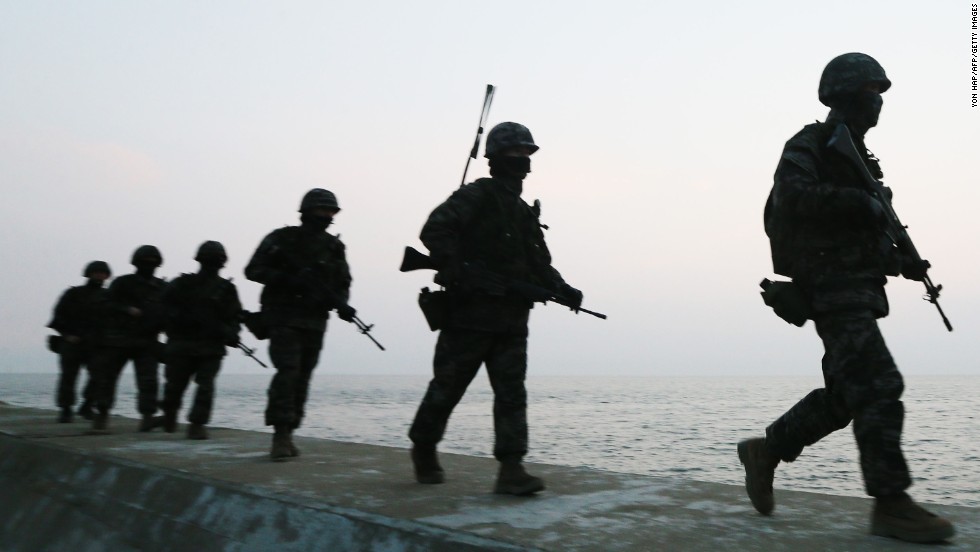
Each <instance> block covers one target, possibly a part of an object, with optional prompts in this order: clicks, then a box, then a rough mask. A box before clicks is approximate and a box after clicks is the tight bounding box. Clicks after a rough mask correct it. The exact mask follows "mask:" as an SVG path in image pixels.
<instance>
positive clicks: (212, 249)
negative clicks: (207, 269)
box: [194, 240, 228, 264]
mask: <svg viewBox="0 0 980 552" xmlns="http://www.w3.org/2000/svg"><path fill="white" fill-rule="evenodd" d="M194 260H195V261H197V262H200V263H204V262H207V261H218V262H220V263H221V264H224V263H225V261H227V260H228V254H227V253H225V246H223V245H221V242H216V241H212V240H208V241H206V242H204V243H202V244H201V247H198V248H197V255H195V256H194Z"/></svg>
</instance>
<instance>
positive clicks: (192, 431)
mask: <svg viewBox="0 0 980 552" xmlns="http://www.w3.org/2000/svg"><path fill="white" fill-rule="evenodd" d="M164 429H166V427H164ZM171 433H173V432H171ZM187 438H188V439H195V440H199V441H200V440H204V439H208V438H209V437H208V430H207V429H206V428H205V427H204V424H193V423H192V424H191V425H189V426H187Z"/></svg>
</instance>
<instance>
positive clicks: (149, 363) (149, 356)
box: [131, 347, 160, 418]
mask: <svg viewBox="0 0 980 552" xmlns="http://www.w3.org/2000/svg"><path fill="white" fill-rule="evenodd" d="M131 351H132V358H133V369H134V371H135V372H136V391H137V393H136V394H137V409H138V410H139V413H140V414H142V415H143V417H144V418H146V417H147V416H153V415H154V414H155V413H156V411H157V406H158V400H159V398H158V394H159V392H160V361H159V359H158V358H157V350H156V347H138V348H134V349H131Z"/></svg>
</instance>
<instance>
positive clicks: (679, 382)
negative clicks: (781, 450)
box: [0, 368, 980, 507]
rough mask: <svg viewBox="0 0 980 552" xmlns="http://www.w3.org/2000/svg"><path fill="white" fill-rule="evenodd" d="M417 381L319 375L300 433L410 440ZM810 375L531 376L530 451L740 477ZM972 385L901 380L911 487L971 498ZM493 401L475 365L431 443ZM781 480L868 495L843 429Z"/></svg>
mask: <svg viewBox="0 0 980 552" xmlns="http://www.w3.org/2000/svg"><path fill="white" fill-rule="evenodd" d="M56 377H57V376H56V375H55V374H30V375H27V374H0V400H2V401H4V402H8V403H11V404H16V405H22V406H32V407H41V408H52V409H53V408H54V388H55V381H56ZM268 380H269V376H267V375H253V374H234V373H226V374H222V375H221V376H220V377H219V379H218V395H217V404H216V409H215V414H214V419H213V421H212V425H217V426H225V427H233V428H238V429H249V430H261V431H268V428H266V427H264V426H263V425H262V411H263V409H264V407H265V388H266V385H267V384H268ZM426 383H427V378H424V377H412V376H393V377H392V376H338V375H334V374H329V373H326V372H321V373H318V374H314V382H313V390H312V391H311V393H310V403H309V405H308V409H307V412H308V414H307V419H306V421H305V423H304V426H303V427H302V428H300V430H299V431H298V433H299V434H300V435H304V436H312V437H323V438H328V439H338V440H343V441H353V442H358V443H370V444H377V445H388V446H395V447H408V446H409V444H410V443H409V441H408V438H407V437H406V433H407V432H408V426H409V424H410V423H411V420H412V416H413V415H414V413H415V409H416V407H417V406H418V401H419V400H420V399H421V398H422V395H423V393H424V391H425V386H426ZM818 385H820V381H819V379H817V378H816V377H814V378H748V377H745V378H600V377H547V378H545V377H542V378H531V379H529V381H528V393H529V401H530V406H529V410H528V418H529V422H530V426H531V452H530V453H529V454H528V457H527V461H529V462H543V463H548V464H560V465H568V466H588V467H593V468H598V469H603V470H610V471H618V472H628V473H639V474H648V475H655V476H665V477H681V478H687V479H695V480H700V481H713V482H717V483H731V484H741V482H742V477H743V472H742V468H741V465H740V464H739V462H738V458H737V456H736V454H735V443H736V442H737V441H738V440H739V439H742V438H745V437H752V436H757V435H761V434H762V431H763V429H764V428H765V426H766V425H767V424H768V423H769V422H771V421H772V419H774V418H775V417H776V416H778V415H779V414H781V413H782V412H783V411H785V410H786V409H787V408H789V407H790V406H792V405H793V404H794V403H795V402H796V400H798V399H799V398H802V397H803V396H804V395H805V394H806V393H807V392H809V391H810V390H811V389H812V388H813V387H815V386H818ZM119 389H120V394H121V395H120V397H119V400H118V402H117V411H118V413H121V414H124V415H127V416H132V417H136V415H137V414H136V406H135V390H134V384H133V379H132V375H131V369H130V368H127V369H126V374H124V376H123V379H122V380H121V381H120V385H119ZM978 390H980V377H976V376H968V377H931V376H930V377H923V376H919V377H915V376H910V377H906V392H905V396H904V401H905V408H906V421H905V432H904V435H903V445H904V450H905V454H906V458H907V460H908V463H909V466H910V468H911V470H912V475H913V478H914V480H915V484H914V485H913V487H912V489H911V492H912V494H913V496H915V497H916V498H918V499H920V500H922V501H924V502H933V503H940V504H956V505H963V506H973V507H980V470H978V467H980V424H978V421H977V418H978V412H980V396H978V393H977V391H978ZM187 398H189V397H187ZM492 400H493V394H492V391H491V390H490V388H489V385H488V384H487V383H486V378H485V377H482V376H478V378H477V380H476V381H474V383H473V385H472V387H471V389H470V390H469V391H468V393H467V395H466V397H465V398H464V399H463V402H462V403H461V404H460V406H459V407H458V408H457V410H456V411H455V412H454V413H453V417H452V419H451V420H450V424H449V430H448V432H447V435H446V440H445V441H444V442H443V444H442V445H440V449H441V450H445V451H448V452H457V453H463V454H470V455H476V456H491V455H492V450H493V430H492V415H491V405H492ZM185 401H186V398H185ZM182 414H183V413H182ZM52 415H53V413H52ZM406 461H407V459H406ZM776 486H777V488H785V489H796V490H810V491H818V492H824V493H831V494H841V495H853V496H864V491H863V487H862V482H861V474H860V471H859V469H858V464H857V450H856V447H855V445H854V438H853V435H852V434H851V432H850V428H848V429H845V430H842V431H839V432H837V433H836V434H834V435H831V436H830V437H828V438H826V439H824V440H823V441H821V442H820V443H818V444H817V445H815V446H813V447H811V448H808V449H806V450H805V451H804V452H803V455H801V456H800V458H799V460H797V461H796V462H795V463H793V464H782V465H780V467H779V469H778V471H777V477H776Z"/></svg>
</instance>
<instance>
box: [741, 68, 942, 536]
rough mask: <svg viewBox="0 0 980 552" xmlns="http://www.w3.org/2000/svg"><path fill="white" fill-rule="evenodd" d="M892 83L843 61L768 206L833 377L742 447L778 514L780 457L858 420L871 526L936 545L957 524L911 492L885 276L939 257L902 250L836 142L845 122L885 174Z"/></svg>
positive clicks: (759, 498) (753, 486) (870, 163)
mask: <svg viewBox="0 0 980 552" xmlns="http://www.w3.org/2000/svg"><path fill="white" fill-rule="evenodd" d="M890 86H891V82H890V81H889V80H888V78H887V77H886V76H885V71H884V69H882V68H881V66H880V65H879V64H878V62H877V61H875V60H874V59H873V58H871V57H869V56H867V55H865V54H859V53H851V54H844V55H842V56H839V57H837V58H835V59H834V60H832V61H831V62H830V63H829V64H828V65H827V67H826V69H825V70H824V73H823V76H822V78H821V81H820V86H819V96H820V101H821V102H822V103H824V104H825V105H827V106H828V107H830V108H831V112H830V115H829V116H828V117H827V120H826V121H825V122H822V123H821V122H818V123H814V124H811V125H807V126H806V127H804V129H803V130H802V131H800V132H799V133H798V134H797V135H796V136H794V137H793V138H791V139H790V140H789V141H788V142H787V143H786V147H785V149H784V150H783V154H782V158H781V159H780V162H779V165H778V166H777V168H776V174H775V183H774V186H773V188H772V191H771V193H770V195H769V199H768V201H767V203H766V208H765V217H764V218H765V227H766V233H767V235H768V236H769V238H770V245H771V249H772V259H773V268H774V271H775V272H776V273H778V274H782V275H784V276H789V277H791V278H792V280H793V282H794V283H795V284H796V285H797V286H798V288H799V290H800V291H801V292H802V294H803V296H804V297H805V298H806V300H807V301H808V303H809V307H810V311H811V318H812V319H813V321H814V324H815V326H816V329H817V334H818V335H819V336H820V339H821V340H822V341H823V344H824V356H823V363H822V366H823V376H824V384H825V386H824V387H823V388H821V389H816V390H814V391H812V392H811V393H810V394H809V395H807V396H806V397H804V398H803V399H802V400H800V401H799V402H798V403H797V404H796V405H794V406H793V407H792V408H790V409H789V411H787V412H786V413H785V414H783V415H782V416H781V417H779V418H778V419H777V420H776V421H774V422H773V423H772V424H771V425H770V426H769V427H768V428H767V429H766V436H765V437H764V438H757V439H749V440H746V441H743V442H741V443H739V447H738V453H739V458H740V459H741V461H742V463H743V464H745V470H746V489H747V491H748V494H749V497H750V498H751V499H752V503H753V505H754V506H755V507H756V509H757V510H758V511H759V512H760V513H763V514H766V515H768V514H769V513H771V511H772V509H773V507H774V500H773V495H772V481H773V476H774V471H775V468H776V466H777V465H778V463H779V462H780V461H784V462H792V461H794V460H795V459H796V458H797V457H798V456H799V455H800V453H801V452H802V451H803V449H804V447H807V446H809V445H812V444H814V443H816V442H817V441H819V440H820V439H822V438H823V437H825V436H827V435H829V434H830V433H832V432H834V431H837V430H839V429H843V428H845V427H847V425H848V424H850V423H851V422H852V421H853V423H854V436H855V440H856V441H857V445H858V450H859V452H860V458H861V471H862V474H863V475H864V483H865V488H866V490H867V493H868V494H869V495H871V496H873V497H875V498H876V501H875V510H874V514H873V517H872V532H873V533H874V534H876V535H883V536H892V537H897V538H902V539H905V540H912V541H918V542H928V541H935V540H942V539H944V538H948V537H949V536H952V534H953V528H952V525H951V524H950V523H949V522H948V521H946V520H944V519H942V518H938V517H936V516H933V515H932V514H930V513H929V512H926V511H925V510H924V509H922V508H921V507H919V506H918V505H916V504H915V503H914V502H912V500H911V499H910V498H909V497H908V495H907V494H906V493H905V489H907V488H908V487H909V486H910V485H911V478H910V476H909V471H908V467H907V465H906V462H905V458H904V456H903V455H902V449H901V434H902V421H903V418H904V407H903V405H902V401H901V400H900V397H901V395H902V391H903V388H904V385H903V381H902V376H901V374H900V373H899V371H898V368H897V367H896V366H895V362H894V361H893V360H892V356H891V354H890V353H889V352H888V348H887V347H886V346H885V341H884V339H883V338H882V335H881V332H880V331H879V329H878V324H877V319H878V318H882V317H884V316H886V315H887V314H888V300H887V298H886V296H885V290H884V285H885V280H886V276H897V275H898V274H899V273H901V274H903V275H905V276H906V277H907V278H909V279H915V280H921V279H922V278H923V277H924V276H925V273H926V269H927V268H928V263H926V262H922V263H921V264H916V263H912V262H910V261H908V260H905V259H903V258H902V256H901V255H899V253H898V250H897V248H896V247H895V246H894V245H893V244H892V243H891V241H890V240H888V238H887V236H886V235H885V232H884V224H885V223H886V219H885V208H884V206H883V205H881V204H880V203H879V202H878V200H876V199H874V198H873V197H872V196H871V195H870V194H869V193H868V192H867V191H866V188H865V185H864V184H863V182H862V180H861V177H860V175H859V173H858V172H857V169H856V168H854V167H852V166H850V165H849V164H848V162H847V160H845V159H844V158H843V157H842V156H840V155H839V154H836V153H835V152H834V151H833V150H831V149H830V148H829V147H828V141H829V140H830V138H831V135H832V133H833V132H834V130H835V129H836V128H837V127H838V126H839V125H842V124H843V125H846V126H847V128H848V130H849V132H850V134H851V135H852V137H853V140H854V143H855V145H856V146H857V148H858V151H859V153H861V154H862V156H863V159H864V162H865V165H866V166H867V168H868V170H869V171H870V172H871V174H872V175H874V176H875V178H877V179H881V178H882V172H881V168H880V166H879V164H878V159H876V158H875V157H874V155H873V154H871V153H870V152H868V151H867V148H866V147H865V144H864V135H865V133H866V132H867V131H868V130H869V129H870V128H871V127H873V126H875V125H876V124H877V122H878V115H879V113H880V110H881V105H882V100H881V93H883V92H885V91H886V90H888V88H889V87H890ZM886 190H887V188H886ZM887 193H888V194H890V191H889V192H887Z"/></svg>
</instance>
